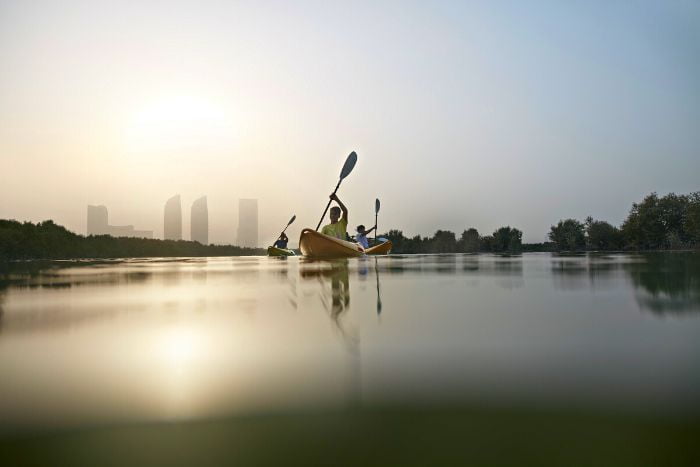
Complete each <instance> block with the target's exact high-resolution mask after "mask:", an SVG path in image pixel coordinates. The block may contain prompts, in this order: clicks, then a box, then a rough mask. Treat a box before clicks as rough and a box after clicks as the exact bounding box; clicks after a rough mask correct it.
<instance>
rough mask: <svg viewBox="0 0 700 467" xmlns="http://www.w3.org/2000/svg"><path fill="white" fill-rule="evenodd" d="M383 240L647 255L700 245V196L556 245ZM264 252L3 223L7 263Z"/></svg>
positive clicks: (0, 237)
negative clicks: (86, 234)
mask: <svg viewBox="0 0 700 467" xmlns="http://www.w3.org/2000/svg"><path fill="white" fill-rule="evenodd" d="M380 236H382V237H385V238H388V239H389V240H391V241H392V243H393V244H394V246H393V249H392V251H393V252H394V253H399V254H401V253H408V254H410V253H476V252H492V253H519V252H534V251H621V250H628V251H644V250H669V249H676V250H678V249H694V248H700V192H695V193H690V194H687V195H676V194H675V193H669V194H668V195H666V196H662V197H659V196H658V195H657V194H656V193H651V194H649V195H648V196H646V197H645V198H644V199H643V200H642V201H641V202H639V203H634V204H633V205H632V208H631V209H630V212H629V215H628V216H627V218H626V219H625V220H624V221H623V223H622V224H621V225H620V227H616V226H614V225H612V224H611V223H609V222H607V221H603V220H597V219H593V218H592V217H590V216H589V217H588V218H586V219H585V220H584V221H580V220H577V219H573V218H570V219H562V220H560V221H559V222H558V223H557V224H556V225H552V226H551V228H550V231H549V240H550V241H549V242H543V243H529V244H528V243H526V244H523V243H522V236H523V233H522V231H520V230H519V229H517V228H515V227H511V226H505V227H500V228H498V229H496V230H495V231H494V232H493V233H491V234H490V235H481V234H480V233H479V231H478V230H477V229H475V228H473V227H472V228H469V229H466V230H464V231H463V232H462V233H461V235H459V237H458V236H457V235H456V234H455V233H454V232H451V231H449V230H438V231H436V232H435V234H434V235H433V236H432V237H423V236H420V235H416V236H413V237H407V236H405V235H404V233H403V231H401V230H390V231H389V232H387V233H384V234H383V235H380ZM261 254H265V251H264V250H262V249H259V248H242V247H237V246H233V245H202V244H200V243H198V242H191V241H184V240H178V241H173V240H155V239H145V238H121V237H120V238H116V237H111V236H109V235H90V236H83V235H78V234H75V233H73V232H70V231H68V230H66V229H65V228H64V227H62V226H59V225H57V224H55V223H54V222H53V221H44V222H40V223H37V224H33V223H31V222H24V223H21V222H17V221H13V220H0V259H72V258H127V257H158V256H165V257H174V256H240V255H261Z"/></svg>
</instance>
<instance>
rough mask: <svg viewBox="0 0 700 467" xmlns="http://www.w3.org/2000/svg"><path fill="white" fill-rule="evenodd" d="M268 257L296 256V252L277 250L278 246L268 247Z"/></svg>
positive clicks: (283, 249) (284, 249)
mask: <svg viewBox="0 0 700 467" xmlns="http://www.w3.org/2000/svg"><path fill="white" fill-rule="evenodd" d="M267 256H295V253H294V250H287V249H286V248H277V247H276V246H268V247H267Z"/></svg>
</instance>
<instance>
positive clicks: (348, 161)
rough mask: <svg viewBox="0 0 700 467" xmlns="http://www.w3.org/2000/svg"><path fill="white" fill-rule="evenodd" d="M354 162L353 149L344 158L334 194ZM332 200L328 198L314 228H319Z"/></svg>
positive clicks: (355, 159) (355, 156)
mask: <svg viewBox="0 0 700 467" xmlns="http://www.w3.org/2000/svg"><path fill="white" fill-rule="evenodd" d="M356 163H357V154H355V151H353V152H351V153H350V155H349V156H348V158H347V159H345V164H343V170H341V171H340V180H338V184H337V185H336V186H335V190H333V194H336V192H337V191H338V188H340V182H342V181H343V179H344V178H345V177H347V176H348V175H350V172H352V169H353V168H355V164H356ZM332 201H333V200H332V199H329V200H328V204H327V205H326V209H324V210H323V215H322V216H321V220H320V221H318V225H317V226H316V230H318V229H320V228H321V223H322V222H323V218H324V217H326V213H327V212H328V208H329V207H331V202H332Z"/></svg>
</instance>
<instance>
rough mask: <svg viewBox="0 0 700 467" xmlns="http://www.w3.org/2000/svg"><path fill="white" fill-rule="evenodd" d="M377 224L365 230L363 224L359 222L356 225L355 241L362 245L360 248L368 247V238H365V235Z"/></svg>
mask: <svg viewBox="0 0 700 467" xmlns="http://www.w3.org/2000/svg"><path fill="white" fill-rule="evenodd" d="M376 228H377V226H376V225H375V226H374V227H372V228H371V229H369V230H365V226H364V225H362V224H360V225H358V226H357V235H355V241H356V242H357V243H359V244H360V245H362V248H369V240H367V235H369V233H370V232H371V231H373V230H374V229H376Z"/></svg>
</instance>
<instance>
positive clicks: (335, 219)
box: [321, 193, 348, 240]
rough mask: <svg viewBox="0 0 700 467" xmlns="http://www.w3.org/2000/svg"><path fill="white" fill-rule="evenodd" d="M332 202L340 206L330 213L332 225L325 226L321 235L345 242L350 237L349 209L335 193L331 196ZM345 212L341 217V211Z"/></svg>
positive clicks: (333, 208) (334, 207) (332, 209)
mask: <svg viewBox="0 0 700 467" xmlns="http://www.w3.org/2000/svg"><path fill="white" fill-rule="evenodd" d="M330 198H331V200H333V201H335V202H336V203H338V205H339V206H340V207H338V206H333V207H332V208H331V211H330V218H331V223H330V224H328V225H324V226H323V228H322V229H321V233H322V234H324V235H328V236H330V237H335V238H338V239H340V240H345V239H346V237H347V235H348V208H346V207H345V205H344V204H343V202H342V201H340V198H338V195H336V194H335V193H333V194H332V195H331V196H330ZM341 210H342V211H343V217H340V211H341Z"/></svg>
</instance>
